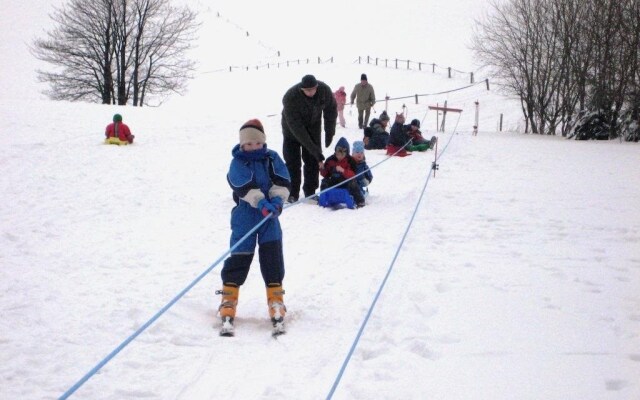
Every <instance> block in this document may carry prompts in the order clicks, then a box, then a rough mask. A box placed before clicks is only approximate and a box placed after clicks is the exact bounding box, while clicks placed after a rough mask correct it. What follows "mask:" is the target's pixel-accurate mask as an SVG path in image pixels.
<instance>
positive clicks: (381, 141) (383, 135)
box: [364, 118, 389, 150]
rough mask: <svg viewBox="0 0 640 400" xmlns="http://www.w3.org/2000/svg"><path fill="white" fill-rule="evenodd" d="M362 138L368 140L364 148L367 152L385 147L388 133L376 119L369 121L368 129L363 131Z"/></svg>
mask: <svg viewBox="0 0 640 400" xmlns="http://www.w3.org/2000/svg"><path fill="white" fill-rule="evenodd" d="M364 136H365V137H367V138H369V140H368V143H367V145H366V146H365V147H364V148H365V149H367V150H372V149H384V148H386V147H387V142H388V141H389V133H388V132H387V131H385V130H384V127H383V126H382V122H380V120H379V119H378V118H374V119H373V120H371V122H370V123H369V127H368V128H366V129H365V130H364Z"/></svg>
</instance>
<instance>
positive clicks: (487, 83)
mask: <svg viewBox="0 0 640 400" xmlns="http://www.w3.org/2000/svg"><path fill="white" fill-rule="evenodd" d="M486 81H487V90H489V78H487V79H486Z"/></svg>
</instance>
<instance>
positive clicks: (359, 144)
mask: <svg viewBox="0 0 640 400" xmlns="http://www.w3.org/2000/svg"><path fill="white" fill-rule="evenodd" d="M352 153H353V154H356V153H364V142H363V141H361V140H358V141H356V142H353V152H352Z"/></svg>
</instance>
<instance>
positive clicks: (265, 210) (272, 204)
mask: <svg viewBox="0 0 640 400" xmlns="http://www.w3.org/2000/svg"><path fill="white" fill-rule="evenodd" d="M258 210H260V212H261V213H262V215H264V216H265V217H266V216H268V215H269V213H271V214H272V215H271V217H272V218H277V217H279V216H280V214H282V199H281V198H280V197H274V198H273V199H271V201H269V200H267V199H262V200H260V201H259V202H258Z"/></svg>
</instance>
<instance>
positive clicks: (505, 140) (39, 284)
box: [0, 10, 640, 400]
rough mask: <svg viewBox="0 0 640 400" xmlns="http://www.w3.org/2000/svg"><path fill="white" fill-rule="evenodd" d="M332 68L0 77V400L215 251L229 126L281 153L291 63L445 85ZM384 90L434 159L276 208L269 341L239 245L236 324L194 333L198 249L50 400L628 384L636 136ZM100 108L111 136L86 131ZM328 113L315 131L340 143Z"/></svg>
mask: <svg viewBox="0 0 640 400" xmlns="http://www.w3.org/2000/svg"><path fill="white" fill-rule="evenodd" d="M30 12H33V10H31V11H30ZM212 12H213V11H212ZM209 16H210V17H211V16H212V15H209ZM207 21H209V22H208V24H205V25H204V26H203V29H211V30H216V29H220V30H221V31H224V30H225V28H221V27H220V26H219V25H216V23H218V24H219V23H221V21H219V20H217V19H216V18H210V19H209V20H207ZM227 25H229V24H227ZM226 32H227V37H228V39H229V40H231V39H230V38H232V37H233V35H232V33H230V32H231V31H226ZM229 57H230V56H229ZM354 58H355V57H354ZM352 61H353V60H352V59H341V60H337V62H335V63H333V64H324V65H313V64H312V65H308V66H306V65H302V66H292V67H290V68H283V69H278V70H269V71H266V70H260V71H250V72H245V73H238V72H234V73H206V74H205V73H203V74H201V75H199V76H198V79H197V80H196V82H195V83H194V85H192V87H191V90H190V92H189V95H187V96H185V97H184V98H172V99H170V100H169V101H168V102H167V103H166V104H165V105H164V106H162V107H159V108H153V107H145V108H140V109H136V108H132V107H126V108H124V107H115V106H102V105H92V104H71V103H65V102H50V101H47V100H43V99H41V98H40V96H39V95H38V94H37V93H36V92H32V91H30V88H31V86H33V84H32V83H29V84H25V85H24V86H25V88H26V89H25V91H24V92H20V91H19V90H18V89H16V88H17V87H18V83H16V82H14V81H10V80H6V76H5V77H4V78H3V86H5V85H6V87H7V88H8V89H9V92H10V93H14V92H16V93H17V92H20V93H21V94H20V95H18V96H8V95H7V94H6V93H5V94H3V95H0V96H1V97H0V119H1V120H2V125H3V129H2V131H1V133H0V134H1V135H2V142H3V146H2V151H1V152H0V166H2V171H3V172H2V174H0V200H1V204H2V205H1V206H0V221H2V222H1V224H0V267H1V268H0V312H1V315H2V318H1V319H0V398H2V399H41V398H42V399H45V398H46V399H50V398H57V397H59V396H61V395H62V394H63V393H64V392H65V391H67V390H68V389H69V388H70V387H71V386H72V385H73V384H74V383H76V382H77V381H78V380H79V379H80V378H82V377H83V376H84V375H85V374H86V373H87V372H89V371H90V370H91V369H92V368H93V367H94V366H95V365H96V364H97V363H98V362H99V361H101V360H103V359H104V357H105V356H107V354H109V353H110V352H111V351H112V350H114V349H115V348H116V347H117V346H118V345H119V344H120V343H122V342H123V341H124V340H125V339H127V338H128V337H129V335H131V334H132V333H133V332H134V331H136V330H137V329H138V328H139V327H140V326H141V325H142V324H144V323H145V322H147V321H148V320H149V318H151V317H152V316H153V315H154V314H156V313H157V312H158V310H160V309H161V308H162V307H163V306H165V305H166V304H167V303H168V302H169V301H170V300H171V299H173V298H174V297H175V296H176V295H177V294H178V293H179V292H180V291H181V290H183V289H184V288H185V287H186V286H187V285H188V284H190V283H191V282H192V281H193V280H194V279H195V278H196V277H197V276H199V275H200V274H201V273H202V272H203V271H205V270H206V269H207V268H209V267H210V266H211V265H212V264H213V263H214V262H215V261H216V260H218V259H219V258H220V257H221V256H222V255H223V254H224V253H225V252H226V251H227V249H228V241H229V233H230V230H229V212H230V210H231V207H232V206H233V201H232V199H231V192H230V189H229V188H228V185H227V183H226V179H225V175H226V172H227V168H228V165H229V162H230V159H231V157H230V151H231V148H232V146H233V145H234V144H235V143H236V141H237V138H238V133H237V132H238V129H239V127H240V125H241V124H242V123H243V122H244V121H246V120H248V119H250V118H254V117H257V118H260V119H261V120H262V121H263V123H264V125H265V129H266V133H267V139H268V145H269V147H270V148H272V149H275V150H277V151H280V150H281V145H282V138H281V133H280V132H281V130H280V119H279V115H278V114H279V112H280V108H281V104H280V99H281V97H282V95H283V94H284V92H285V91H286V89H287V88H288V87H290V86H291V85H293V84H294V83H295V82H297V81H298V80H299V79H300V77H302V75H304V74H306V73H314V74H315V75H316V77H317V78H318V79H320V80H323V81H325V82H327V83H329V84H330V85H331V87H332V88H337V87H338V86H342V85H344V86H346V87H347V91H350V89H351V88H352V86H353V85H354V84H355V83H356V82H357V81H358V78H359V75H360V73H362V72H365V73H367V74H368V75H369V80H370V82H371V83H372V84H373V85H374V87H375V88H376V92H377V94H378V97H379V98H382V97H384V95H389V96H391V97H400V96H410V95H413V94H427V93H436V92H439V91H443V90H448V89H453V88H457V87H461V86H465V85H466V84H467V80H466V77H462V76H460V77H456V78H454V79H447V78H446V77H444V76H443V75H442V74H428V73H424V72H422V73H420V72H416V71H397V70H387V69H383V68H380V67H377V68H376V67H372V66H362V65H357V64H353V63H352ZM6 62H7V61H6V58H5V59H4V60H3V61H2V63H6ZM20 62H24V63H25V65H28V64H29V61H27V60H24V59H18V60H16V63H20ZM229 62H230V63H231V62H232V60H231V59H230V60H229ZM211 65H213V64H211ZM211 65H209V66H204V65H203V66H202V68H208V67H211ZM5 67H6V69H7V70H9V69H11V68H13V67H12V66H11V65H6V64H5V65H3V68H5ZM445 100H447V101H448V104H449V105H450V106H452V107H459V108H463V109H464V112H463V113H462V114H461V115H460V117H458V115H456V114H449V115H448V116H447V131H446V132H444V133H442V132H439V133H436V132H435V125H436V115H435V112H433V111H430V112H427V105H435V104H442V103H443V102H444V101H445ZM476 100H477V101H479V103H480V133H479V134H478V136H472V135H471V129H472V126H473V120H474V102H475V101H476ZM403 104H404V105H405V106H406V107H407V110H408V113H409V118H410V119H411V118H419V119H421V120H422V121H423V126H424V127H425V128H426V131H427V134H428V135H429V136H430V135H432V134H436V135H438V136H439V139H440V142H439V150H440V152H441V158H440V159H439V161H438V162H439V170H438V171H437V172H436V176H435V177H433V176H432V177H431V178H429V180H428V182H427V176H428V174H429V173H430V172H431V171H430V168H431V163H432V161H433V160H434V153H433V152H428V153H422V154H414V155H412V156H410V157H406V158H401V159H400V158H392V159H388V160H387V158H386V156H385V155H384V154H383V152H382V151H369V152H367V159H368V163H369V165H370V166H374V165H376V167H375V168H374V169H373V174H374V180H373V183H372V185H371V195H370V196H369V198H368V204H367V206H366V207H364V208H362V209H359V210H339V211H330V210H326V209H322V208H320V207H317V206H311V205H308V204H300V205H296V206H294V207H290V208H287V209H285V211H284V213H283V215H282V217H281V222H282V225H283V230H284V249H285V263H286V270H287V275H286V277H285V284H284V286H285V289H286V292H287V294H286V296H285V302H286V304H287V307H288V310H289V313H288V314H287V324H288V333H287V334H286V335H284V336H282V337H280V338H278V339H277V340H274V339H272V338H271V336H270V328H269V321H268V317H267V308H266V298H265V293H264V287H263V283H262V280H261V276H260V274H259V269H258V265H257V261H256V262H254V265H253V267H252V271H251V273H250V276H249V279H248V281H247V283H246V284H245V285H244V286H243V287H242V289H241V295H240V304H239V307H238V318H237V335H236V337H235V338H221V337H219V336H218V335H217V324H218V321H217V317H216V310H217V306H218V303H219V297H217V296H215V295H214V291H215V290H216V289H218V288H219V285H220V278H219V273H220V269H221V265H218V266H216V267H215V268H213V270H212V272H211V273H210V274H208V275H207V276H205V278H204V279H202V280H201V281H200V282H199V283H198V284H197V285H195V286H194V287H193V288H192V289H191V290H190V291H189V292H188V293H187V294H186V295H185V296H184V297H183V298H181V299H180V300H179V301H178V302H177V303H176V304H175V305H174V306H173V307H171V308H170V309H169V311H167V312H166V313H164V314H162V316H161V317H160V318H159V319H158V320H157V321H156V322H155V323H154V324H153V325H151V327H149V328H148V329H147V330H145V331H144V332H143V333H142V334H140V336H138V337H137V338H136V339H135V340H133V341H132V342H131V343H130V344H128V345H127V346H126V347H125V348H124V349H123V350H122V351H121V352H119V353H118V354H117V355H116V356H115V357H114V358H113V359H112V360H111V361H109V362H108V363H107V364H106V365H105V366H104V367H103V368H101V369H100V371H99V373H97V374H96V375H93V376H91V377H90V378H89V379H88V380H87V381H86V383H84V384H83V385H82V386H81V387H80V388H79V389H78V390H77V391H76V392H75V393H74V394H73V395H72V398H81V399H185V400H186V399H214V398H215V399H217V398H229V399H282V398H286V399H318V398H326V397H327V396H328V395H329V394H332V395H333V398H336V399H425V398H428V399H446V400H450V399H474V400H475V399H487V400H496V399H505V400H506V399H509V400H510V399H545V400H549V399H558V400H560V399H562V400H565V399H576V400H585V399H594V400H595V399H615V400H630V399H634V400H635V399H638V398H640V383H639V379H638V377H639V376H640V336H639V335H640V334H639V332H640V213H638V211H637V204H638V200H640V176H639V175H638V174H637V171H636V169H635V168H634V167H635V166H637V165H639V163H640V153H639V149H638V145H637V144H629V143H619V142H616V141H612V142H575V141H567V140H564V139H561V138H556V137H538V136H527V135H522V134H516V133H506V132H503V133H497V132H496V130H497V129H496V127H497V123H498V121H499V117H500V114H503V116H504V124H505V126H506V127H508V128H509V129H516V128H517V127H518V125H519V121H520V117H519V115H518V105H517V103H514V102H513V101H511V100H509V99H505V98H503V97H501V96H499V95H498V94H496V93H495V92H494V91H489V92H487V91H486V87H484V86H483V85H477V86H475V87H473V88H470V89H467V90H463V91H459V92H454V93H450V94H442V95H434V96H428V97H426V98H425V97H422V98H420V102H419V104H415V101H414V100H413V99H408V100H405V102H403V101H395V102H390V103H389V105H388V112H389V113H394V112H400V111H402V105H403ZM383 107H384V105H383V103H382V102H381V103H379V104H378V105H376V112H377V113H379V112H381V111H382V109H383ZM115 112H120V113H122V114H123V116H124V120H125V122H126V123H128V124H129V126H130V127H131V129H132V131H133V133H134V134H135V135H136V143H135V144H134V145H133V146H128V147H117V146H105V145H103V144H102V135H103V130H104V126H105V125H106V124H107V123H108V122H109V121H110V119H111V116H112V115H113V114H114V113H115ZM346 114H347V123H348V126H347V128H346V129H342V128H338V131H337V134H336V139H335V140H334V144H335V142H336V141H337V139H338V138H339V137H340V136H344V137H346V138H347V139H349V141H350V142H353V141H354V140H358V139H360V136H361V134H360V133H359V132H358V130H357V129H355V128H354V125H355V124H356V121H355V120H356V112H355V111H351V110H349V109H348V108H347V113H346ZM439 118H441V116H439V117H438V119H439ZM332 147H333V146H332ZM331 151H332V148H329V149H326V150H325V155H326V156H328V155H330V154H331ZM425 183H426V190H425V191H424V196H423V197H422V198H421V196H422V194H423V188H425ZM419 199H421V201H420V202H419ZM414 213H415V214H414ZM412 217H414V218H413V220H412ZM410 221H412V224H411V225H409V223H410ZM405 233H406V239H405V240H404V242H403V240H402V239H403V237H404V235H405ZM401 244H402V246H401V247H400V245H401ZM399 247H400V248H399ZM398 249H399V251H398ZM385 279H386V280H385ZM383 282H385V285H384V286H382V283H383ZM374 299H377V302H376V303H375V306H373V303H374ZM369 313H370V314H369ZM365 320H366V321H367V323H366V325H363V324H364V322H365ZM361 327H364V329H363V330H362V333H361V334H359V331H360V329H361ZM343 367H344V369H343ZM342 370H343V373H341V371H342ZM333 388H335V391H332V389H333Z"/></svg>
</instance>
